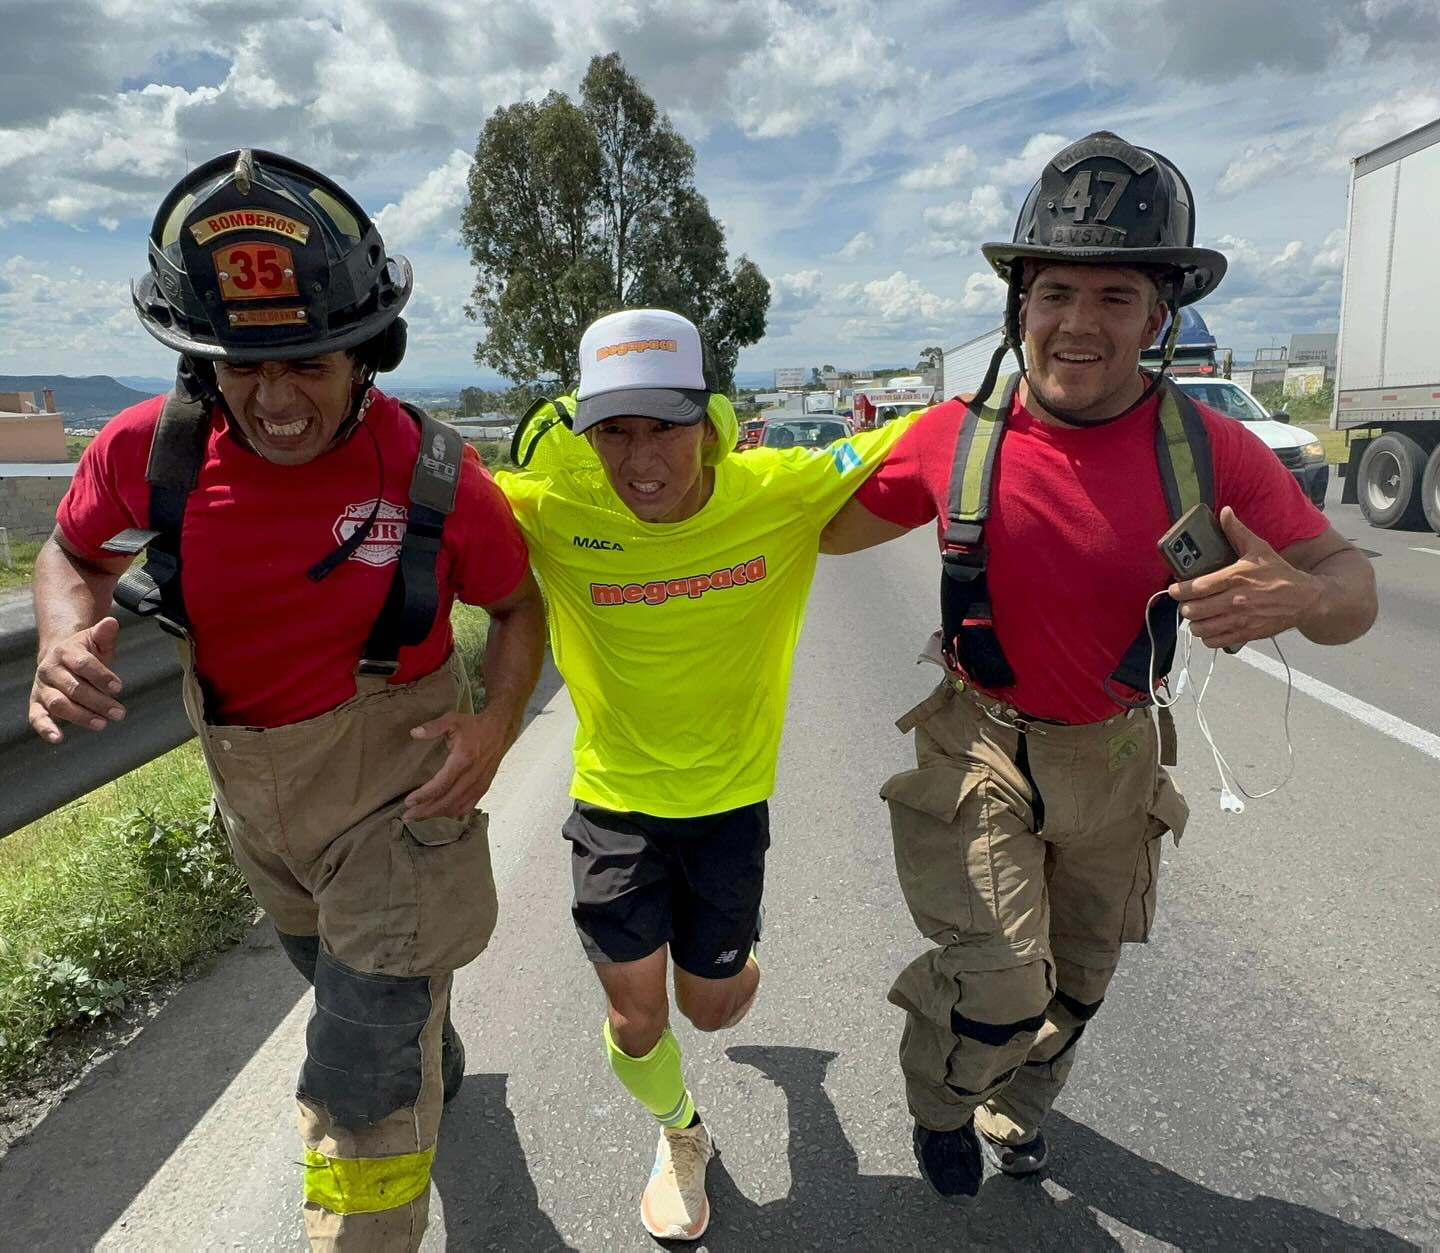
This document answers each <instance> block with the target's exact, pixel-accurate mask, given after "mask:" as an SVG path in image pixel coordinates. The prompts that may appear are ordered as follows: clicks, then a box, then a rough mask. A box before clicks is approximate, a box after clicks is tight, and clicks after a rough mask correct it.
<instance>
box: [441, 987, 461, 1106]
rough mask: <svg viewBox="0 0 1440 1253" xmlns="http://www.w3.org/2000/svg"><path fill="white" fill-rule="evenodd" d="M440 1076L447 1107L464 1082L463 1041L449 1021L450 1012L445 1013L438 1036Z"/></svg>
mask: <svg viewBox="0 0 1440 1253" xmlns="http://www.w3.org/2000/svg"><path fill="white" fill-rule="evenodd" d="M440 1039H441V1047H440V1074H441V1076H442V1078H443V1079H444V1081H445V1103H446V1104H447V1105H448V1104H449V1103H450V1102H451V1101H453V1100H454V1099H455V1094H456V1093H457V1092H459V1091H460V1085H461V1084H462V1083H464V1082H465V1041H464V1040H462V1039H461V1038H460V1033H459V1032H458V1031H456V1030H455V1024H454V1023H453V1022H451V1021H450V1011H449V1010H448V1009H447V1010H446V1011H445V1026H444V1027H443V1028H442V1029H441V1034H440Z"/></svg>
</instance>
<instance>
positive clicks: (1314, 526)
mask: <svg viewBox="0 0 1440 1253" xmlns="http://www.w3.org/2000/svg"><path fill="white" fill-rule="evenodd" d="M1199 408H1200V410H1201V412H1202V413H1203V414H1204V416H1205V425H1206V426H1207V427H1208V428H1209V431H1210V447H1211V452H1212V458H1213V462H1214V466H1215V504H1216V511H1217V512H1218V511H1219V510H1220V509H1221V508H1223V507H1224V506H1226V505H1229V506H1230V508H1231V509H1233V510H1234V511H1235V516H1236V517H1237V518H1239V519H1240V521H1241V522H1243V523H1244V524H1245V525H1246V526H1247V527H1249V528H1250V529H1251V530H1252V531H1254V532H1255V534H1256V535H1258V536H1259V537H1260V538H1261V539H1263V540H1264V541H1265V542H1266V543H1267V544H1269V545H1270V547H1271V548H1273V549H1275V551H1276V552H1284V550H1285V549H1287V548H1289V547H1290V545H1291V544H1297V543H1299V542H1300V541H1301V540H1307V539H1314V538H1315V537H1316V536H1317V535H1319V534H1321V533H1322V532H1324V530H1325V529H1326V528H1327V527H1328V526H1329V525H1330V524H1329V523H1328V522H1327V521H1326V520H1325V515H1324V514H1323V513H1321V512H1320V510H1318V509H1317V508H1315V506H1314V505H1312V504H1311V503H1310V500H1309V498H1308V497H1307V496H1306V495H1305V492H1304V491H1303V490H1302V489H1301V487H1300V484H1299V483H1297V482H1296V481H1295V478H1294V476H1293V475H1292V474H1291V473H1290V471H1289V470H1287V469H1286V468H1285V467H1284V466H1283V465H1281V464H1280V458H1279V457H1277V456H1276V455H1275V453H1274V452H1273V451H1272V450H1271V449H1270V448H1268V447H1266V445H1265V444H1264V443H1263V442H1262V441H1261V440H1260V439H1259V438H1258V437H1257V436H1256V435H1255V434H1254V433H1253V432H1251V431H1247V430H1246V429H1245V424H1244V423H1243V422H1237V421H1235V420H1234V419H1232V418H1227V417H1225V416H1224V415H1222V414H1219V413H1216V412H1215V410H1213V409H1209V408H1207V407H1206V406H1204V405H1200V406H1199Z"/></svg>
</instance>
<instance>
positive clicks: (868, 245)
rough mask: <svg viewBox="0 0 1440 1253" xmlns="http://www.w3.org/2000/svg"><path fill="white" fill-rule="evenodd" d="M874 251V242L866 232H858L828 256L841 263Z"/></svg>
mask: <svg viewBox="0 0 1440 1253" xmlns="http://www.w3.org/2000/svg"><path fill="white" fill-rule="evenodd" d="M874 251H875V240H874V239H873V238H872V237H871V235H870V233H869V232H868V231H859V232H858V233H856V234H854V235H852V236H851V237H850V239H849V240H848V241H847V242H846V243H845V244H844V245H842V246H841V247H840V248H838V249H836V250H835V251H834V252H832V253H829V254H827V255H828V256H830V257H832V258H834V259H836V260H841V261H853V260H854V259H855V258H856V257H860V256H863V255H864V254H865V253H867V252H874Z"/></svg>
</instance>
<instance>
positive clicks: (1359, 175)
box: [1330, 119, 1440, 532]
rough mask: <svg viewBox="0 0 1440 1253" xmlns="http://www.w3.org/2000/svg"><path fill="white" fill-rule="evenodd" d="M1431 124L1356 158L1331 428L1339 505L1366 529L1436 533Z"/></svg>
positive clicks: (1439, 310)
mask: <svg viewBox="0 0 1440 1253" xmlns="http://www.w3.org/2000/svg"><path fill="white" fill-rule="evenodd" d="M1437 205H1440V119H1436V120H1435V121H1434V122H1431V123H1429V124H1428V125H1426V126H1422V127H1421V128H1420V129H1419V130H1416V131H1412V132H1411V133H1410V134H1408V135H1402V136H1401V137H1400V138H1399V139H1395V140H1392V141H1391V142H1390V143H1388V144H1384V145H1383V146H1381V147H1379V148H1376V149H1375V150H1374V151H1373V152H1367V153H1365V154H1364V155H1363V156H1359V157H1356V158H1355V160H1354V162H1353V163H1352V167H1351V175H1350V209H1349V220H1348V224H1347V226H1346V231H1345V280H1344V289H1343V294H1342V296H1341V302H1340V349H1339V361H1338V367H1337V372H1336V379H1335V408H1334V412H1333V414H1332V415H1331V418H1330V425H1331V427H1332V428H1333V429H1335V430H1340V431H1366V432H1374V434H1369V435H1366V436H1363V437H1361V438H1358V439H1352V440H1351V441H1350V457H1349V461H1348V462H1347V464H1346V468H1345V489H1344V493H1343V495H1342V499H1343V500H1344V501H1346V502H1347V503H1352V504H1357V503H1358V504H1359V506H1360V509H1361V511H1362V512H1363V513H1364V515H1365V517H1366V519H1367V520H1368V521H1369V522H1370V524H1371V525H1372V526H1378V527H1385V528H1392V527H1396V528H1423V527H1426V526H1428V527H1429V528H1430V529H1431V530H1434V531H1436V532H1440V245H1437V242H1436V233H1435V214H1436V207H1437Z"/></svg>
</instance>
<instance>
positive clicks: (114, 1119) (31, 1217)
mask: <svg viewBox="0 0 1440 1253" xmlns="http://www.w3.org/2000/svg"><path fill="white" fill-rule="evenodd" d="M273 935H274V932H273V931H272V930H271V927H270V924H269V923H268V922H261V923H259V924H257V925H256V927H255V928H254V929H253V930H252V931H251V933H250V936H249V937H248V938H247V939H246V940H244V941H242V943H241V945H240V946H239V948H238V949H232V950H231V951H230V952H228V953H226V954H225V955H224V956H223V957H221V958H220V959H219V962H218V969H217V970H216V971H215V972H214V973H212V974H210V975H208V976H206V977H203V978H200V979H197V980H196V981H195V982H193V983H191V984H188V985H187V986H186V987H184V988H182V989H181V990H180V991H179V992H177V993H176V994H175V996H174V997H173V998H171V1000H170V1002H169V1004H167V1005H166V1006H165V1008H164V1009H162V1010H161V1011H160V1013H159V1014H158V1015H157V1016H156V1018H155V1020H154V1021H153V1022H151V1023H150V1024H149V1025H148V1026H147V1027H146V1028H145V1030H144V1031H142V1032H141V1033H140V1035H139V1036H137V1037H136V1039H135V1040H134V1041H132V1042H131V1044H130V1045H128V1046H127V1047H125V1048H123V1049H121V1050H120V1051H119V1052H117V1053H115V1054H114V1055H113V1056H111V1057H109V1058H108V1059H106V1060H105V1061H104V1062H102V1063H101V1064H100V1065H98V1066H97V1067H95V1069H94V1070H92V1071H91V1072H90V1073H89V1074H88V1075H86V1076H85V1078H84V1079H82V1080H81V1081H80V1084H79V1086H78V1087H77V1088H76V1089H75V1090H74V1091H73V1092H71V1093H70V1094H69V1095H68V1096H67V1097H66V1098H65V1100H64V1101H62V1102H61V1103H60V1104H59V1105H58V1106H57V1107H56V1108H55V1109H53V1110H52V1111H51V1112H50V1113H49V1114H48V1115H47V1116H46V1118H45V1119H44V1121H43V1122H41V1123H40V1125H39V1126H38V1127H36V1128H35V1130H34V1131H32V1132H31V1133H30V1134H29V1135H28V1136H25V1137H23V1138H22V1139H21V1140H19V1141H18V1142H17V1143H16V1144H15V1145H14V1146H13V1147H12V1148H11V1150H10V1152H9V1153H8V1154H7V1155H6V1157H5V1158H4V1161H3V1165H0V1215H3V1224H0V1226H3V1230H4V1232H5V1235H4V1240H3V1243H4V1244H5V1246H6V1247H8V1248H14V1249H39V1248H45V1249H80V1248H92V1247H93V1246H94V1245H95V1243H96V1242H97V1241H98V1240H99V1239H100V1238H101V1237H102V1236H104V1235H105V1233H106V1232H107V1231H109V1230H110V1228H111V1226H112V1225H113V1224H114V1223H115V1222H116V1220H117V1219H119V1217H120V1216H121V1215H122V1214H123V1213H124V1212H125V1211H126V1209H128V1208H129V1206H130V1203H131V1202H132V1201H133V1200H134V1199H135V1198H136V1197H137V1196H138V1195H139V1194H140V1192H141V1191H142V1190H143V1189H144V1187H145V1185H146V1184H147V1183H149V1182H150V1179H151V1177H152V1176H153V1175H154V1174H155V1172H156V1171H157V1170H159V1169H160V1167H161V1166H163V1165H164V1164H165V1162H166V1161H167V1160H169V1158H170V1156H171V1154H173V1153H174V1152H175V1150H176V1147H177V1146H178V1145H179V1144H180V1143H181V1142H182V1141H183V1140H184V1139H185V1137H186V1135H188V1134H189V1132H190V1130H191V1128H192V1127H194V1126H195V1125H196V1124H197V1123H198V1122H199V1121H200V1120H201V1119H202V1118H203V1117H204V1116H205V1114H206V1112H207V1111H208V1110H209V1109H210V1107H211V1106H212V1105H214V1104H215V1102H216V1101H217V1100H218V1099H219V1097H220V1095H221V1094H222V1093H223V1092H224V1091H225V1089H226V1088H227V1087H228V1086H229V1085H230V1082H231V1080H233V1079H234V1078H235V1076H236V1075H238V1074H239V1073H240V1071H241V1070H242V1069H243V1068H244V1066H245V1065H246V1063H247V1062H249V1060H250V1059H251V1057H252V1056H254V1054H255V1053H256V1052H257V1051H258V1050H259V1049H260V1048H261V1046H263V1045H264V1043H265V1041H266V1040H267V1039H268V1038H269V1037H270V1034H271V1033H272V1032H273V1031H274V1030H275V1028H276V1027H277V1026H278V1025H279V1024H280V1022H281V1020H282V1019H284V1017H285V1015H286V1014H288V1013H289V1012H290V1010H291V1009H292V1008H294V1006H295V1002H296V1001H298V1000H299V999H300V997H301V995H302V994H307V993H306V988H305V985H304V984H303V983H302V982H301V981H300V980H299V979H298V978H297V977H296V975H295V971H294V969H293V968H292V967H291V965H290V963H289V962H287V961H286V960H285V958H284V957H283V956H282V955H281V953H280V949H279V946H278V945H277V944H275V943H274V941H273ZM299 1067H300V1058H299V1057H298V1056H297V1057H296V1058H295V1070H296V1071H297V1072H298V1070H299Z"/></svg>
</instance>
